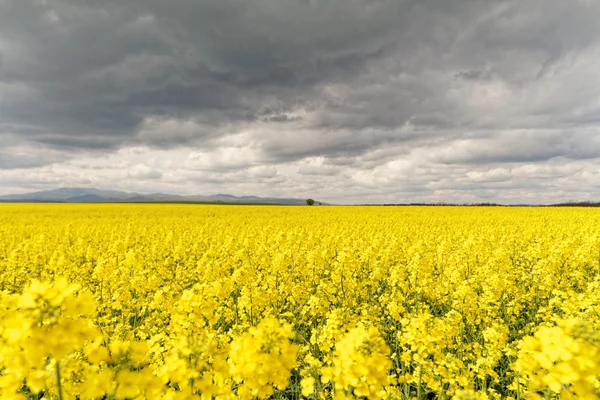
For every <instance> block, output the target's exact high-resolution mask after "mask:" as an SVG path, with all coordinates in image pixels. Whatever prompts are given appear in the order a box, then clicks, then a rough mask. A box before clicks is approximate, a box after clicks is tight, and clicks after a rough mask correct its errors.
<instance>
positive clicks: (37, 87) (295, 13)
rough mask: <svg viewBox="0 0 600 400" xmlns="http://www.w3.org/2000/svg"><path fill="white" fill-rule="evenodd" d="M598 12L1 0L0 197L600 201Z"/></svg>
mask: <svg viewBox="0 0 600 400" xmlns="http://www.w3.org/2000/svg"><path fill="white" fill-rule="evenodd" d="M599 19H600V1H598V0H514V1H504V0H481V1H477V0H0V194H9V193H17V192H26V191H34V190H41V189H47V188H55V187H60V186H75V187H98V188H106V189H108V188H110V189H119V190H128V191H139V192H155V191H161V192H167V193H177V194H213V193H231V194H235V195H250V194H253V195H260V196H264V195H271V196H295V197H296V196H297V197H308V196H310V197H314V198H317V199H319V200H323V201H330V202H337V203H354V202H360V203H367V202H371V203H379V202H406V201H426V202H436V201H447V202H479V201H497V202H502V203H523V202H525V203H538V202H541V203H549V202H557V201H564V200H572V199H581V200H588V199H597V200H600V73H599V72H598V71H599V70H600V23H599V22H598V21H599Z"/></svg>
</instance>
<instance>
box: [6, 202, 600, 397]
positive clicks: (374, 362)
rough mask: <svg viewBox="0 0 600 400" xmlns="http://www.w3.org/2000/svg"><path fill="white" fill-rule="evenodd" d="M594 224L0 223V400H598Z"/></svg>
mask: <svg viewBox="0 0 600 400" xmlns="http://www.w3.org/2000/svg"><path fill="white" fill-rule="evenodd" d="M599 330H600V211H597V210H596V209H592V208H589V209H583V208H502V207H472V208H470V207H279V206H268V207H267V206H218V205H193V204H181V205H167V204H164V205H161V204H95V205H83V204H72V205H61V204H45V205H41V204H38V205H35V204H3V205H0V398H1V399H25V400H33V399H42V398H43V399H55V400H56V399H58V400H65V399H78V400H87V399H89V400H120V399H122V400H125V399H140V400H144V399H148V400H152V399H172V400H176V399H177V400H179V399H181V400H187V399H202V400H207V399H219V400H221V399H222V400H225V399H254V398H258V399H266V398H276V399H283V398H289V399H296V398H308V399H315V400H316V399H319V400H321V399H323V400H324V399H350V398H369V399H371V398H372V399H413V398H414V399H419V400H421V399H433V398H435V399H452V398H454V399H529V398H531V399H535V398H543V399H558V398H560V399H567V398H581V399H595V398H598V397H599V396H600V381H599V378H600V332H599Z"/></svg>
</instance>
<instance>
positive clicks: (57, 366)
mask: <svg viewBox="0 0 600 400" xmlns="http://www.w3.org/2000/svg"><path fill="white" fill-rule="evenodd" d="M56 384H57V385H58V400H63V394H62V385H61V383H60V363H59V362H58V361H56Z"/></svg>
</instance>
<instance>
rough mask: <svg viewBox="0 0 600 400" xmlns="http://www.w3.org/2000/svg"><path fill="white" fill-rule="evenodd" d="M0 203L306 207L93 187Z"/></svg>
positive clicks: (219, 196)
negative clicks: (221, 204)
mask: <svg viewBox="0 0 600 400" xmlns="http://www.w3.org/2000/svg"><path fill="white" fill-rule="evenodd" d="M0 202H4V203H7V202H32V203H45V202H60V203H116V202H201V203H234V204H235V203H238V204H289V205H300V204H306V200H305V199H296V198H279V197H258V196H239V197H238V196H233V195H230V194H215V195H207V196H204V195H195V196H180V195H176V194H165V193H152V194H142V193H135V192H120V191H116V190H100V189H94V188H59V189H52V190H43V191H40V192H34V193H24V194H10V195H5V196H0Z"/></svg>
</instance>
